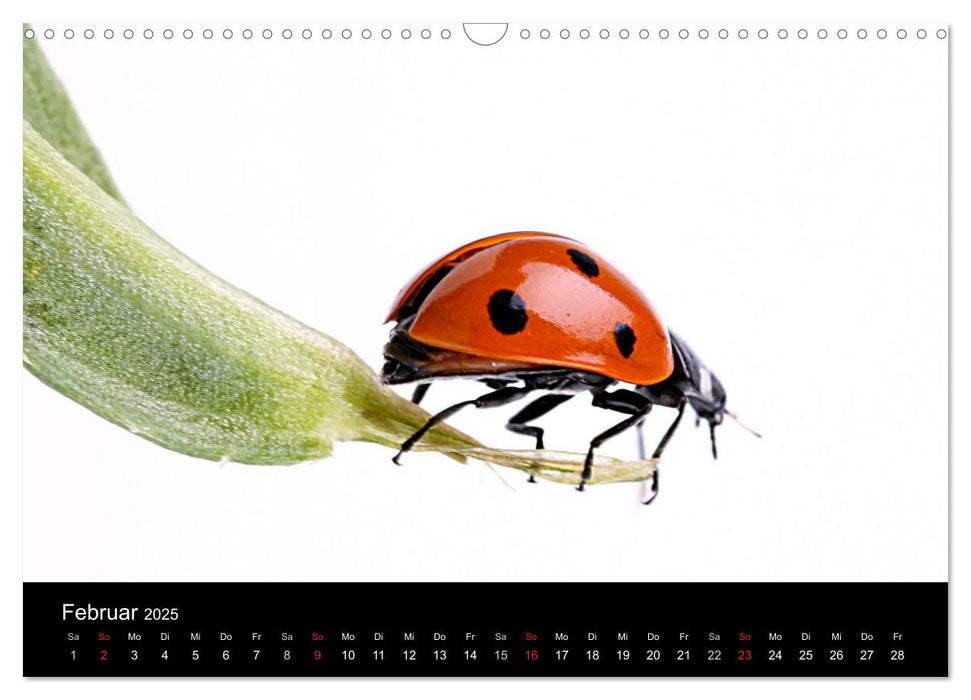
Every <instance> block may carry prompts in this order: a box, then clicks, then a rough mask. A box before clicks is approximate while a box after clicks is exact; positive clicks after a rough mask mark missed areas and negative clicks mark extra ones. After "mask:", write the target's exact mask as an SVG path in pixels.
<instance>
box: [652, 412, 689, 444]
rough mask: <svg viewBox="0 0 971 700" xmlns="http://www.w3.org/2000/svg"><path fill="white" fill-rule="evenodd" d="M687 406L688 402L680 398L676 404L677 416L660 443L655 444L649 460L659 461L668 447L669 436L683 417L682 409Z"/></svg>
mask: <svg viewBox="0 0 971 700" xmlns="http://www.w3.org/2000/svg"><path fill="white" fill-rule="evenodd" d="M687 405H688V400H687V399H684V398H682V399H681V401H680V402H679V403H678V416H677V418H675V419H674V422H673V423H672V424H671V425H670V426H669V427H668V429H667V432H666V433H664V437H662V438H661V442H659V443H658V444H657V447H655V448H654V454H653V455H651V459H661V453H662V452H664V448H665V447H667V446H668V442H669V441H670V440H671V436H672V435H674V431H675V430H677V429H678V424H680V423H681V416H683V415H684V408H685V406H687Z"/></svg>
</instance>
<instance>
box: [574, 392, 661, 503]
mask: <svg viewBox="0 0 971 700" xmlns="http://www.w3.org/2000/svg"><path fill="white" fill-rule="evenodd" d="M593 405H594V406H597V407H598V408H606V409H608V410H610V411H618V412H620V413H629V414H631V416H630V418H625V419H624V420H622V421H621V422H620V423H618V424H617V425H615V426H613V427H612V428H608V429H607V430H605V431H603V432H602V433H600V434H599V435H597V436H596V437H595V438H594V439H593V440H591V441H590V449H589V450H588V451H587V458H586V460H584V462H583V473H582V474H581V475H580V484H579V485H578V486H577V491H583V487H584V485H586V483H587V482H588V481H589V480H590V476H591V473H592V471H593V451H594V450H595V449H597V448H598V447H600V446H601V445H602V444H604V443H605V442H606V441H607V440H609V439H610V438H612V437H614V436H615V435H619V434H620V433H622V432H624V431H625V430H627V429H628V428H631V427H633V426H635V425H637V424H638V423H640V422H641V421H642V420H644V416H646V415H647V414H648V413H650V412H651V407H652V406H653V404H652V403H651V402H650V401H649V400H648V399H647V397H646V396H644V395H643V394H638V393H637V392H636V391H630V390H628V389H617V390H616V391H612V392H610V393H608V392H606V391H603V392H600V393H597V394H594V395H593Z"/></svg>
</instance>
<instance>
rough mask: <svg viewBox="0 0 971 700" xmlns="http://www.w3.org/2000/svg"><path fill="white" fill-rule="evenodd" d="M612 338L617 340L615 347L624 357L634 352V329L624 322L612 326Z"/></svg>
mask: <svg viewBox="0 0 971 700" xmlns="http://www.w3.org/2000/svg"><path fill="white" fill-rule="evenodd" d="M614 340H615V341H617V349H618V350H620V354H621V355H623V356H624V357H630V356H631V353H632V352H634V343H636V342H637V336H636V335H634V329H633V328H631V327H630V326H628V325H627V324H626V323H618V324H617V325H616V326H614Z"/></svg>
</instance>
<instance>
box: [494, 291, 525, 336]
mask: <svg viewBox="0 0 971 700" xmlns="http://www.w3.org/2000/svg"><path fill="white" fill-rule="evenodd" d="M489 318H490V319H491V320H492V325H493V327H494V328H495V329H496V330H497V331H499V332H500V333H502V334H503V335H515V334H516V333H519V331H521V330H522V329H523V328H525V327H526V321H527V320H528V317H527V316H526V302H525V301H523V298H522V297H521V296H519V295H518V294H516V292H514V291H512V290H510V289H500V290H499V291H498V292H496V293H495V294H493V295H492V296H491V297H490V298H489Z"/></svg>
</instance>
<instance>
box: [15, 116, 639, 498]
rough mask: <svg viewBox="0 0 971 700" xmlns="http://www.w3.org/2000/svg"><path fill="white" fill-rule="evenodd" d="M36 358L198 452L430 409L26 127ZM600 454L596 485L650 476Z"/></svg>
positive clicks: (145, 430) (101, 405) (384, 426)
mask: <svg viewBox="0 0 971 700" xmlns="http://www.w3.org/2000/svg"><path fill="white" fill-rule="evenodd" d="M23 138H24V151H23V153H24V163H23V177H24V193H23V195H24V220H23V221H24V270H23V274H24V363H25V365H26V367H27V368H28V369H29V370H30V371H31V372H32V373H33V374H35V375H36V376H37V377H38V378H40V379H41V380H42V381H43V382H45V383H46V384H49V385H50V386H52V387H54V388H55V389H57V390H58V391H60V392H61V393H63V394H65V395H66V396H68V397H70V398H72V399H74V400H75V401H77V402H78V403H81V404H83V405H84V406H86V407H88V408H89V409H91V410H92V411H94V412H96V413H97V414H98V415H101V416H103V417H104V418H107V419H108V420H110V421H112V422H114V423H117V424H118V425H120V426H122V427H124V428H126V429H128V430H130V431H131V432H133V433H136V434H138V435H141V436H142V437H144V438H147V439H149V440H152V441H153V442H156V443H158V444H160V445H162V446H164V447H167V448H169V449H172V450H176V451H178V452H182V453H184V454H188V455H192V456H195V457H202V458H205V459H212V460H224V459H226V460H230V461H234V462H243V463H251V464H293V463H296V462H302V461H306V460H312V459H319V458H321V457H326V456H327V455H329V454H330V452H331V449H332V446H333V443H334V442H335V441H338V440H361V441H367V442H374V443H378V444H382V445H386V446H388V447H392V448H396V447H397V446H398V445H400V444H401V442H402V441H403V440H404V439H406V438H407V437H408V436H409V435H410V434H411V433H412V432H414V431H415V430H417V428H418V427H420V426H421V425H422V424H423V422H424V421H425V420H426V419H427V414H426V413H425V412H424V411H423V410H421V409H420V408H418V407H417V406H415V405H413V404H412V403H410V402H409V401H407V400H405V399H403V398H401V397H400V396H398V395H397V394H395V393H394V392H393V391H391V390H389V389H387V388H386V387H383V386H381V385H380V384H379V383H378V382H377V378H376V376H375V374H374V372H373V371H372V370H371V369H370V368H369V367H368V366H367V365H366V364H365V363H364V362H363V361H362V360H361V359H360V358H359V357H357V355H355V354H354V353H353V352H351V351H350V350H349V349H348V348H346V347H345V346H344V345H342V344H341V343H339V342H337V341H336V340H334V339H333V338H330V337H329V336H326V335H324V334H322V333H319V332H317V331H315V330H313V329H311V328H308V327H307V326H304V325H302V324H300V323H298V322H297V321H295V320H293V319H292V318H290V317H288V316H286V315H285V314H283V313H281V312H279V311H276V310H275V309H272V308H270V307H268V306H266V305H265V304H263V303H262V302H260V301H259V300H257V299H255V298H253V297H251V296H249V295H248V294H246V293H244V292H242V291H240V290H238V289H236V288H235V287H233V286H231V285H229V284H227V283H226V282H224V281H223V280H221V279H219V278H218V277H216V276H214V275H212V274H211V273H209V272H208V271H206V270H205V269H203V268H202V267H200V266H199V265H197V264H196V263H194V262H193V261H192V260H190V259H188V258H187V257H186V256H184V255H182V254H181V253H180V252H179V251H177V250H176V249H175V248H173V247H172V246H170V245H169V244H168V243H166V242H165V241H164V240H163V239H162V238H160V237H159V236H158V235H156V234H155V233H154V232H153V231H151V230H150V229H149V228H148V227H147V226H145V224H143V223H142V222H141V221H140V220H139V219H138V218H137V217H136V216H135V215H134V214H132V213H131V211H130V210H128V208H127V207H125V206H124V205H123V204H121V203H120V202H119V201H117V200H116V199H114V198H112V197H110V196H108V195H107V194H106V193H105V192H104V191H102V190H101V189H100V188H99V187H98V186H97V185H96V184H95V183H94V182H92V181H91V179H90V178H88V177H87V176H85V175H84V174H83V173H82V172H80V171H79V170H78V169H77V168H76V167H74V166H73V165H71V164H70V163H68V162H67V160H66V159H65V158H64V157H63V156H62V155H61V154H60V153H59V152H58V151H57V150H56V149H55V148H53V147H52V146H51V145H50V144H49V143H47V141H46V140H44V139H43V138H42V137H41V136H40V134H38V133H37V132H36V131H35V130H34V129H33V128H32V127H31V126H30V124H28V123H27V122H24V129H23ZM417 447H418V449H425V450H437V451H441V452H445V453H448V454H450V455H452V456H455V457H461V456H463V455H471V456H474V457H477V458H479V459H483V460H485V461H488V462H492V463H495V464H500V465H503V466H511V467H515V468H518V469H522V470H524V471H528V472H530V473H534V474H536V475H537V476H540V477H543V478H547V479H553V480H556V481H565V482H575V481H577V480H578V478H579V473H580V470H581V468H582V456H579V455H567V454H562V453H546V452H543V453H536V452H505V451H499V450H490V449H488V448H485V447H483V446H482V445H480V444H479V443H477V442H476V441H475V440H473V439H471V438H469V437H468V436H466V435H464V434H462V433H460V432H458V431H456V430H454V429H452V428H449V427H447V426H441V427H439V428H437V429H435V430H433V431H430V432H429V433H428V435H427V436H426V437H425V439H424V440H423V441H422V442H420V443H419V445H418V446H417ZM653 468H654V464H653V462H651V461H650V460H647V461H643V462H629V463H623V462H619V461H617V460H613V459H609V458H603V457H599V458H598V460H597V464H596V468H595V470H594V482H595V483H596V482H605V481H636V480H644V479H646V478H650V476H651V475H652V474H653Z"/></svg>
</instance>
